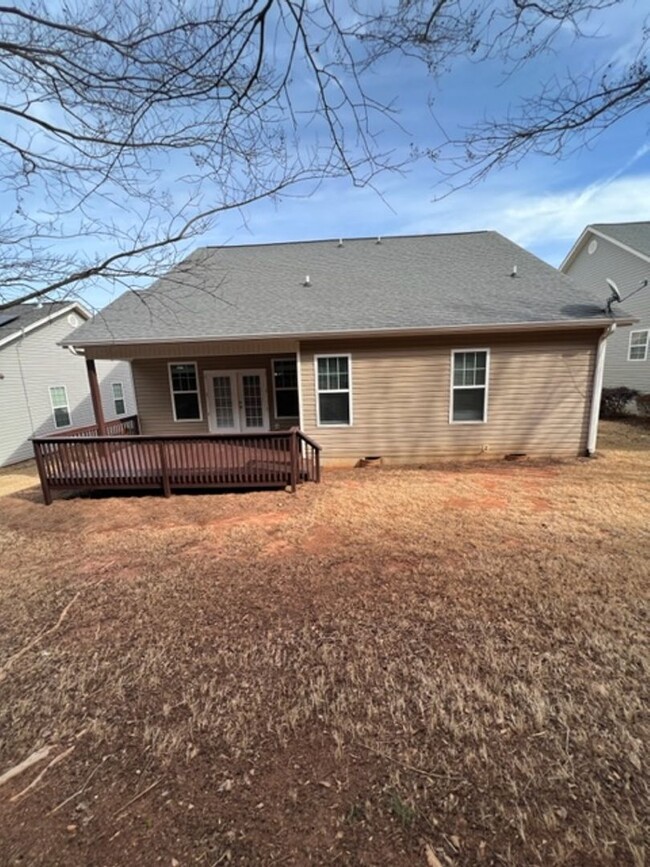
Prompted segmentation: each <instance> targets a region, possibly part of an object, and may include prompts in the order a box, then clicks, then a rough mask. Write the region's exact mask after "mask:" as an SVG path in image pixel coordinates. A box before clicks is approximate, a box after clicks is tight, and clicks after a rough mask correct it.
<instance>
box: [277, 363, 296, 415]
mask: <svg viewBox="0 0 650 867" xmlns="http://www.w3.org/2000/svg"><path fill="white" fill-rule="evenodd" d="M276 361H295V363H296V392H297V394H298V415H278V401H277V396H276V391H275V362H276ZM299 373H300V368H299V367H298V357H297V355H296V356H295V357H294V358H292V357H291V356H290V355H287V356H283V357H282V358H273V359H271V379H272V380H273V414H274V416H275V418H276V419H277V420H278V421H280V420H286V419H291V418H297V419H299V418H300V379H299V378H298V376H299ZM280 390H281V391H293V389H292V388H283V389H280Z"/></svg>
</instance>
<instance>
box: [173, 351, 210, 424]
mask: <svg viewBox="0 0 650 867" xmlns="http://www.w3.org/2000/svg"><path fill="white" fill-rule="evenodd" d="M179 364H191V365H192V367H193V368H194V375H195V378H196V392H194V391H186V392H180V391H179V392H175V391H174V384H173V381H172V367H176V366H177V365H179ZM167 375H168V378H169V397H170V400H171V404H172V416H173V418H174V421H175V422H177V423H178V424H197V423H199V422H202V421H203V401H202V400H201V387H200V385H199V366H198V364H197V363H196V361H180V360H179V361H175V360H174V361H168V362H167ZM176 393H178V394H195V393H196V395H197V397H198V401H199V417H198V418H176V403H175V402H174V395H175V394H176Z"/></svg>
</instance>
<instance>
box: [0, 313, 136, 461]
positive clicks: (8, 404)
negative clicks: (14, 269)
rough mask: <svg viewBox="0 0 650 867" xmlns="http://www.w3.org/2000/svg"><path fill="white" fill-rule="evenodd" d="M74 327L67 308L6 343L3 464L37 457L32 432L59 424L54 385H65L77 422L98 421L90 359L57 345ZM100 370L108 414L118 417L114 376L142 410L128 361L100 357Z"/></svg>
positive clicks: (1, 357) (1, 354)
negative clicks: (53, 402)
mask: <svg viewBox="0 0 650 867" xmlns="http://www.w3.org/2000/svg"><path fill="white" fill-rule="evenodd" d="M70 331H71V326H70V323H69V322H68V318H67V315H65V314H64V315H62V316H60V317H57V318H56V319H53V320H52V321H51V322H49V323H47V324H45V325H43V326H42V327H41V328H37V329H34V330H33V331H30V332H28V333H26V334H24V335H23V336H22V337H18V338H17V339H16V340H13V341H11V342H10V343H8V344H6V345H5V346H3V347H0V374H1V378H0V466H5V465H8V464H13V463H16V462H18V461H22V460H27V459H29V458H31V457H32V456H33V449H32V444H31V442H30V437H31V436H34V435H40V436H43V435H46V434H49V433H53V432H54V431H55V430H56V428H55V425H54V419H53V416H52V405H51V402H50V392H49V389H50V387H51V386H61V385H64V386H65V388H66V392H67V396H68V402H69V408H70V416H71V426H72V427H81V426H83V425H88V424H92V423H93V422H94V415H93V409H92V403H91V400H90V391H89V387H88V377H87V374H86V364H85V361H84V359H83V358H82V357H80V356H75V355H73V354H72V353H71V352H70V351H69V350H68V349H63V348H62V347H61V346H58V345H57V344H58V342H59V341H60V340H63V339H64V338H65V337H67V335H68V334H69V333H70ZM97 375H98V377H99V381H100V390H101V394H102V405H103V407H104V414H105V416H106V418H107V419H112V418H115V410H114V405H113V399H112V392H111V383H112V382H121V383H122V384H123V386H124V397H125V402H126V410H127V413H128V414H131V413H135V412H136V404H135V398H134V393H133V384H132V380H131V369H130V365H129V364H128V362H123V361H122V362H114V361H98V362H97ZM63 430H64V428H59V431H63Z"/></svg>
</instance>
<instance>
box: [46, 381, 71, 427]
mask: <svg viewBox="0 0 650 867" xmlns="http://www.w3.org/2000/svg"><path fill="white" fill-rule="evenodd" d="M50 403H51V404H52V416H53V418H54V427H56V428H60V427H70V425H71V424H72V417H71V415H70V404H69V403H68V390H67V388H66V387H65V385H53V386H51V387H50Z"/></svg>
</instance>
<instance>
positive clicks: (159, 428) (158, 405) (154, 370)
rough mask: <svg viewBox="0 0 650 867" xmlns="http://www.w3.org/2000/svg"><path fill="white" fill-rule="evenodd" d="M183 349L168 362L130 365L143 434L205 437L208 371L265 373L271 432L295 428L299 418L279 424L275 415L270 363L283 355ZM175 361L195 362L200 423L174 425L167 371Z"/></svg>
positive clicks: (143, 361)
mask: <svg viewBox="0 0 650 867" xmlns="http://www.w3.org/2000/svg"><path fill="white" fill-rule="evenodd" d="M184 349H185V352H184V353H180V352H176V353H175V354H174V355H172V356H170V357H167V358H148V359H145V358H139V359H134V361H133V362H132V370H133V382H134V386H135V393H136V398H137V402H138V412H139V415H140V427H141V431H142V433H143V434H174V433H177V434H180V433H189V434H197V433H207V431H208V419H207V404H206V394H205V377H204V373H205V372H206V371H207V370H260V369H261V370H264V371H265V372H266V390H267V398H268V403H269V406H268V409H269V421H270V426H271V429H272V430H284V429H287V428H290V427H292V426H293V425H297V424H298V418H295V419H280V420H278V419H276V418H275V415H274V411H275V407H274V402H273V377H272V372H271V362H272V359H273V358H287V357H288V354H287V353H286V352H277V353H274V354H273V355H223V356H195V355H194V354H193V353H192V344H186V345H185V346H184ZM289 354H290V353H289ZM174 361H192V362H196V365H197V372H198V380H199V382H198V386H199V396H200V399H201V410H202V416H203V418H202V420H201V421H178V422H176V421H174V415H173V411H172V398H171V392H170V388H169V368H168V363H169V362H174Z"/></svg>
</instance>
